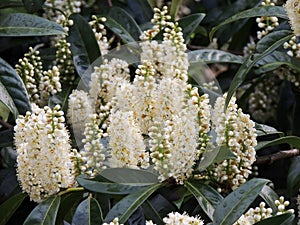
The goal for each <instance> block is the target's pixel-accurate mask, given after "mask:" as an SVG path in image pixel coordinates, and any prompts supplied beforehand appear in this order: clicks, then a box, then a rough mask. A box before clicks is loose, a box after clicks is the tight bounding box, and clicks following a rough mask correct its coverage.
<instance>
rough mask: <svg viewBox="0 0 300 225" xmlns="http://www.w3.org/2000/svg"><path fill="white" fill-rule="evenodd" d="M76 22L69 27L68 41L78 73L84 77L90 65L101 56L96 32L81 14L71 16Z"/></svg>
mask: <svg viewBox="0 0 300 225" xmlns="http://www.w3.org/2000/svg"><path fill="white" fill-rule="evenodd" d="M69 18H70V19H71V20H73V22H74V24H73V26H71V27H70V28H69V36H68V37H67V40H68V42H69V43H70V44H71V47H70V49H71V51H72V55H73V61H74V65H75V68H76V71H77V73H78V74H79V76H80V77H82V76H83V75H84V73H85V71H86V70H87V69H88V68H89V66H90V65H91V64H92V63H93V62H94V61H95V60H96V59H97V58H99V57H100V56H101V54H100V50H99V46H98V43H97V40H96V38H95V35H94V32H93V30H92V29H91V27H90V25H89V24H88V22H87V21H86V20H85V19H84V18H83V17H82V16H81V15H79V14H72V15H71V16H70V17H69Z"/></svg>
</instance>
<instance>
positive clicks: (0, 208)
mask: <svg viewBox="0 0 300 225" xmlns="http://www.w3.org/2000/svg"><path fill="white" fill-rule="evenodd" d="M26 196H27V194H25V193H19V194H16V195H14V196H13V197H11V198H10V199H8V200H6V201H5V202H4V203H3V204H1V205H0V218H1V220H0V225H5V224H6V223H7V221H8V220H9V219H10V218H11V216H12V215H13V214H14V213H15V211H16V210H17V209H18V208H19V206H20V205H21V203H22V202H23V200H24V199H25V198H26Z"/></svg>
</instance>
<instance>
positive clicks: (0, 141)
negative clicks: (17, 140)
mask: <svg viewBox="0 0 300 225" xmlns="http://www.w3.org/2000/svg"><path fill="white" fill-rule="evenodd" d="M13 141H14V129H13V128H9V129H7V130H4V131H1V132H0V148H3V147H8V146H12V145H13Z"/></svg>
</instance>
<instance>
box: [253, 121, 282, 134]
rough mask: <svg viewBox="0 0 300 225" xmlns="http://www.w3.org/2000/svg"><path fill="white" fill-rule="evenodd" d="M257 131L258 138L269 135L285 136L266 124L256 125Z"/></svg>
mask: <svg viewBox="0 0 300 225" xmlns="http://www.w3.org/2000/svg"><path fill="white" fill-rule="evenodd" d="M255 129H256V134H257V136H264V135H269V134H280V135H281V134H283V132H281V131H278V130H276V129H275V128H274V127H271V126H268V125H265V124H259V123H255Z"/></svg>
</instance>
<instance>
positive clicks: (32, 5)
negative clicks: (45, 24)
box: [22, 0, 45, 13]
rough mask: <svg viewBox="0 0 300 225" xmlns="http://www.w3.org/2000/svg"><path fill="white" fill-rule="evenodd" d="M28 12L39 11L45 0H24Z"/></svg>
mask: <svg viewBox="0 0 300 225" xmlns="http://www.w3.org/2000/svg"><path fill="white" fill-rule="evenodd" d="M22 1H23V4H24V6H25V8H26V10H27V11H28V12H31V13H32V12H37V11H39V10H40V9H41V8H42V5H43V4H44V2H45V0H22Z"/></svg>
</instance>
